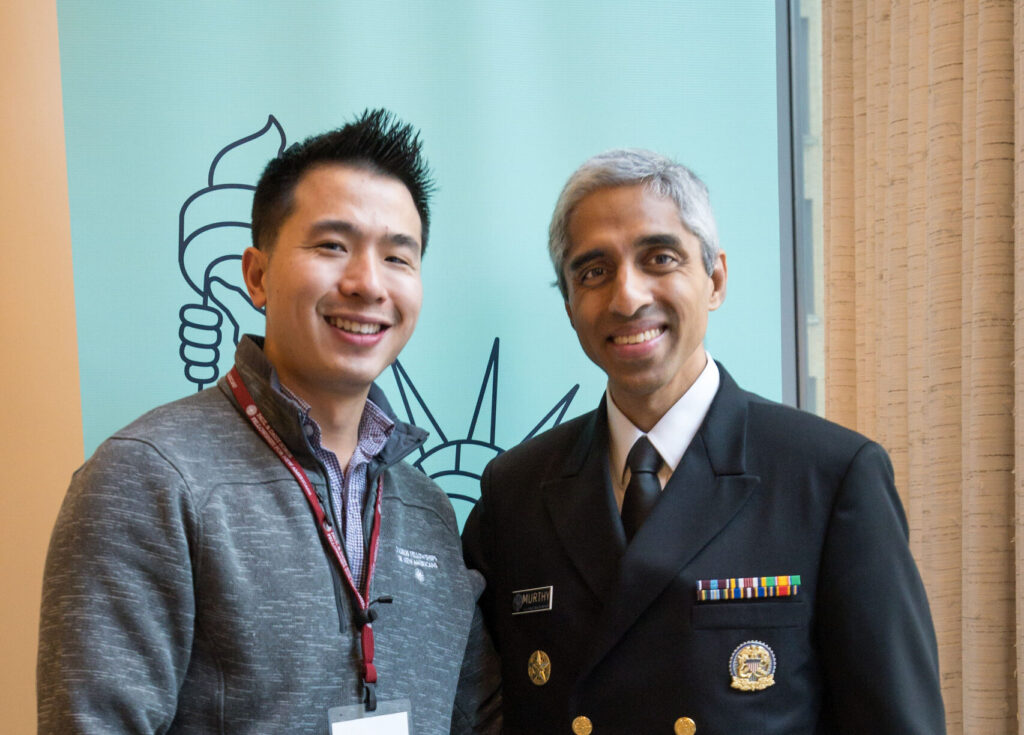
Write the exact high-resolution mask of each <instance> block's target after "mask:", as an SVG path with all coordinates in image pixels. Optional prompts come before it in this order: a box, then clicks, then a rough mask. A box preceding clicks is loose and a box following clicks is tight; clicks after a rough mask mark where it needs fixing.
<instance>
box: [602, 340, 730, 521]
mask: <svg viewBox="0 0 1024 735" xmlns="http://www.w3.org/2000/svg"><path fill="white" fill-rule="evenodd" d="M707 357H708V364H707V365H705V366H704V369H703V370H702V371H701V373H700V375H698V376H697V379H696V380H695V381H693V385H691V386H690V388H689V390H687V391H686V392H685V393H684V394H683V395H682V396H681V397H680V399H679V400H678V401H676V402H675V403H674V404H673V405H672V408H670V409H669V410H668V411H666V412H665V415H664V416H662V417H661V418H660V419H659V420H658V423H656V424H655V425H654V427H653V428H652V429H651V430H650V431H649V432H647V438H648V439H649V440H650V442H651V444H653V445H654V448H655V449H657V450H658V454H660V455H661V458H662V460H664V464H663V465H662V466H661V470H660V471H659V472H658V480H659V481H660V482H661V487H662V488H664V487H665V483H667V482H668V479H669V478H670V477H672V473H673V472H675V469H676V467H677V466H678V465H679V462H680V460H681V459H682V458H683V454H684V453H685V452H686V448H687V447H688V446H690V442H691V441H693V437H694V436H696V435H697V430H698V429H699V428H700V425H701V424H702V423H703V422H704V417H705V416H707V414H708V409H709V408H711V401H713V400H714V398H715V394H716V393H717V392H718V385H719V383H720V382H721V377H720V375H719V373H718V366H717V365H716V364H715V361H714V360H713V359H711V355H710V353H708V355H707ZM605 393H606V395H607V398H608V400H607V401H606V404H607V406H608V447H609V452H608V455H609V456H608V461H609V465H610V469H611V474H612V489H613V490H614V491H615V502H616V503H617V504H618V506H619V510H622V498H623V497H624V496H625V494H626V485H628V484H629V474H630V473H629V468H628V467H626V455H628V454H629V450H630V449H631V448H632V447H633V444H634V443H635V442H636V440H637V439H639V438H640V437H641V436H643V435H644V432H642V431H640V429H638V428H636V426H634V425H633V422H632V421H630V420H629V419H628V418H626V415H625V414H624V413H622V411H620V410H619V407H618V406H616V405H615V401H614V400H612V395H611V393H610V392H608V390H607V389H605Z"/></svg>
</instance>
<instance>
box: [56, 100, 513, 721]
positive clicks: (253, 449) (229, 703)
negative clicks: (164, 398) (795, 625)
mask: <svg viewBox="0 0 1024 735" xmlns="http://www.w3.org/2000/svg"><path fill="white" fill-rule="evenodd" d="M431 188H432V185H431V181H430V175H429V170H428V168H427V165H426V162H425V161H424V159H423V157H422V154H421V144H420V140H419V136H418V134H417V133H416V132H415V131H414V130H413V128H411V127H410V126H409V125H404V124H402V123H400V122H398V121H397V120H395V119H394V118H393V117H392V116H391V114H390V113H388V112H387V111H385V110H374V111H367V112H364V113H363V114H362V115H361V116H360V117H359V118H357V119H356V120H355V121H354V122H352V123H350V124H348V125H346V126H345V127H343V128H340V129H339V130H336V131H332V132H329V133H325V134H323V135H319V136H315V137H313V138H310V139H308V140H306V141H305V142H303V143H301V144H298V145H295V146H292V147H290V148H289V149H287V150H286V151H284V152H283V153H282V154H281V155H280V156H278V157H277V158H275V159H274V160H272V161H271V162H270V163H269V164H268V166H267V168H266V170H265V171H264V173H263V175H262V177H261V178H260V181H259V184H258V186H257V189H256V193H255V196H254V200H253V216H252V235H253V247H250V248H248V249H247V250H246V251H245V253H244V255H243V258H242V270H243V274H244V277H245V282H246V285H247V288H248V291H249V296H250V298H251V300H252V302H253V304H254V305H255V306H256V307H257V308H262V309H264V310H265V312H266V336H265V337H263V338H261V337H253V336H246V337H245V338H243V339H242V340H241V342H240V343H239V345H238V350H237V352H236V356H235V367H234V369H233V370H232V371H231V372H230V373H229V374H228V375H227V376H225V377H224V378H223V379H221V381H220V382H219V383H218V385H217V387H215V388H210V389H208V390H205V391H202V392H200V393H198V394H195V395H193V396H190V397H188V398H185V399H182V400H180V401H176V402H174V403H170V404H167V405H165V406H161V407H159V408H157V409H155V410H154V411H151V412H150V413H148V414H146V415H145V416H143V417H142V418H140V419H138V420H137V421H135V422H134V423H132V424H131V425H129V426H128V427H126V428H125V429H122V430H121V431H119V432H117V433H116V434H114V436H112V437H111V438H110V439H108V440H107V441H106V442H104V443H103V444H102V445H101V446H100V447H99V448H98V449H97V450H96V452H95V454H94V455H93V456H92V457H91V458H90V459H89V460H88V461H87V462H86V463H85V465H83V467H82V468H81V469H79V470H78V471H77V472H76V473H75V475H74V478H73V479H72V482H71V487H70V489H69V490H68V494H67V497H66V499H65V501H64V505H63V507H62V509H61V513H60V516H59V517H58V520H57V525H56V528H55V529H54V533H53V538H52V540H51V545H50V552H49V556H48V559H47V566H46V574H45V580H44V590H43V608H42V620H41V627H40V649H39V668H38V694H39V731H40V732H41V733H58V732H59V733H128V732H131V733H157V732H159V733H243V732H244V733H285V732H287V733H317V734H318V735H319V734H321V733H324V732H327V731H328V730H330V732H331V733H332V735H338V734H340V733H345V732H349V731H350V730H349V729H346V728H350V727H355V726H356V725H352V724H351V723H352V721H353V720H355V721H356V723H357V725H359V724H364V723H363V722H362V721H363V720H364V719H365V718H366V717H380V718H381V719H380V721H379V722H380V726H382V727H383V726H384V724H385V723H386V724H387V725H388V726H397V724H398V723H406V725H405V726H406V727H408V728H412V729H414V730H415V732H417V733H425V734H426V733H442V732H449V731H450V732H459V733H470V732H485V733H490V732H498V731H499V730H500V727H501V720H500V712H499V694H498V679H497V667H496V664H495V660H494V652H493V649H492V647H491V644H490V641H489V639H488V638H487V635H486V633H485V631H484V628H483V626H482V624H481V622H480V619H479V615H478V614H477V608H476V599H477V597H478V596H479V594H480V592H481V590H482V588H483V581H482V579H481V577H480V575H479V574H478V573H476V572H470V571H468V570H467V569H466V568H465V566H464V564H463V561H462V554H461V549H460V542H459V537H458V528H457V525H456V522H455V516H454V513H453V511H452V508H451V506H450V504H449V502H448V500H447V498H446V497H445V495H444V493H443V492H442V491H441V490H440V488H438V487H437V486H436V485H434V484H433V483H432V482H431V481H430V480H429V479H428V478H427V477H426V476H425V475H423V474H422V473H421V472H419V471H417V470H415V469H413V468H412V467H410V466H409V465H408V464H406V463H405V462H404V461H403V457H405V456H407V455H408V454H409V453H410V452H412V451H414V450H415V449H416V448H417V447H419V446H420V445H421V444H422V443H423V441H424V440H425V438H426V434H425V432H424V431H422V430H421V429H419V428H417V427H415V426H411V425H408V424H404V423H402V422H400V421H399V420H398V419H397V418H396V417H395V416H394V414H393V413H392V411H391V409H390V407H389V406H388V404H387V401H386V400H385V399H384V396H383V394H382V393H381V391H380V390H379V389H378V388H377V387H376V386H375V385H374V384H373V381H374V380H375V379H376V378H377V376H378V375H380V373H381V372H382V371H383V370H384V369H385V368H387V366H388V365H390V364H391V363H392V362H393V361H394V359H395V358H396V357H397V356H398V353H399V352H400V351H401V349H402V347H403V346H404V345H405V343H406V342H407V341H408V339H409V337H410V336H411V335H412V331H413V328H414V326H415V324H416V320H417V317H418V316H419V310H420V305H421V301H422V284H421V278H420V263H421V258H422V256H423V252H424V249H425V246H426V240H427V230H428V223H429V209H428V198H429V194H430V191H431ZM346 723H349V724H346ZM359 731H360V732H365V730H359ZM391 731H392V730H388V732H391ZM398 731H399V730H395V732H398Z"/></svg>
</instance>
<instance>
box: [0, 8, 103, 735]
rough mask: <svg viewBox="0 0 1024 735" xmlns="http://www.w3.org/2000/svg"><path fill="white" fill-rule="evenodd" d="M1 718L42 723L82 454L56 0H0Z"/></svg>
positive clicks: (4, 725) (30, 729)
mask: <svg viewBox="0 0 1024 735" xmlns="http://www.w3.org/2000/svg"><path fill="white" fill-rule="evenodd" d="M0 232H2V236H0V248H2V251H0V345H2V348H0V349H2V354H3V358H2V359H0V395H2V396H3V401H2V404H0V405H2V410H0V446H2V447H3V448H2V450H0V462H2V470H0V477H2V478H3V480H2V482H0V590H2V594H3V598H4V599H3V603H2V604H0V638H2V641H3V643H2V649H0V650H2V651H3V655H2V657H0V660H2V661H3V665H2V666H0V730H2V731H3V732H5V733H11V734H12V735H22V733H25V734H26V735H27V734H28V733H34V732H35V730H36V718H35V656H36V634H37V627H38V621H39V593H40V580H41V577H42V571H43V560H44V557H45V554H46V545H47V542H48V540H49V536H50V529H51V528H52V527H53V521H54V518H55V516H56V513H57V508H58V506H59V504H60V500H61V498H62V497H63V496H64V490H65V489H66V488H67V484H68V478H69V477H70V474H71V472H72V471H73V470H74V469H75V467H77V466H78V465H79V464H81V461H82V451H83V450H82V416H81V401H80V397H79V390H78V352H77V347H76V337H75V308H74V289H73V283H72V272H71V233H70V225H69V222H68V192H67V168H66V164H65V157H64V116H63V112H62V108H61V96H60V60H59V55H58V50H57V6H56V2H55V0H2V2H0Z"/></svg>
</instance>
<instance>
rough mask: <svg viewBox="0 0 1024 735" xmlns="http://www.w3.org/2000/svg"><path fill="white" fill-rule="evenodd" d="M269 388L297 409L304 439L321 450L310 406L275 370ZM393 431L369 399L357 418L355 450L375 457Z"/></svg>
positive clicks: (318, 430) (271, 370)
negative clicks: (283, 381)
mask: <svg viewBox="0 0 1024 735" xmlns="http://www.w3.org/2000/svg"><path fill="white" fill-rule="evenodd" d="M270 387H271V388H273V389H274V390H275V391H277V392H278V393H280V394H281V395H282V396H284V397H285V398H288V399H289V400H291V401H293V402H294V403H295V404H296V405H297V406H298V407H299V411H300V414H299V420H300V422H301V424H302V428H303V430H304V431H305V433H306V437H307V438H308V439H309V440H310V441H311V442H312V444H313V448H314V450H316V449H322V446H321V444H320V436H321V434H320V425H319V424H317V422H316V419H314V418H313V417H312V416H310V415H309V409H310V405H309V404H308V403H306V401H304V400H303V399H302V398H301V397H300V396H299V395H298V394H296V393H294V392H292V391H291V390H289V389H288V386H286V385H285V384H284V383H282V382H281V379H280V378H279V377H278V375H277V370H276V369H275V368H274V367H273V366H271V368H270ZM394 430H395V422H394V421H392V420H391V417H390V416H388V415H387V413H385V411H384V410H383V409H382V408H380V406H378V405H377V404H376V403H374V402H373V401H371V400H370V399H369V398H367V399H366V404H365V405H364V406H363V414H362V416H360V417H359V429H358V433H359V439H358V444H357V448H358V449H360V450H362V451H363V453H364V454H365V455H366V456H367V457H368V458H369V457H375V456H376V455H377V454H379V453H380V451H381V450H382V449H383V448H384V445H385V444H387V440H388V437H390V436H391V432H392V431H394Z"/></svg>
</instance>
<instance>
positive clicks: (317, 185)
mask: <svg viewBox="0 0 1024 735" xmlns="http://www.w3.org/2000/svg"><path fill="white" fill-rule="evenodd" d="M420 233H421V227H420V216H419V214H418V213H417V211H416V207H415V205H414V204H413V201H412V197H411V196H410V195H409V191H408V189H406V187H405V185H404V184H402V183H401V182H400V181H399V180H398V179H395V178H391V177H387V176H381V175H378V174H375V173H373V172H370V171H367V170H365V169H362V168H358V167H354V166H348V165H338V164H326V165H319V166H316V167H314V168H312V169H310V170H308V171H307V172H306V173H305V174H303V176H302V178H301V179H300V180H299V183H298V184H297V185H296V187H295V192H294V202H293V206H292V211H291V214H289V215H288V217H287V218H286V219H285V220H284V222H283V223H282V225H281V227H280V230H279V231H278V234H277V239H276V240H275V242H274V245H273V247H272V248H270V249H269V251H262V250H257V249H255V248H249V249H248V250H246V251H245V254H244V256H243V259H242V270H243V273H244V274H245V280H246V285H247V286H248V289H249V295H250V297H251V298H252V301H253V304H255V305H256V306H257V307H264V306H265V307H266V316H267V325H266V342H265V344H264V352H265V354H266V356H267V358H268V359H269V360H270V362H271V364H273V365H274V367H275V369H276V370H277V373H278V376H279V378H280V380H281V382H282V383H283V384H284V385H286V386H288V388H289V389H291V390H293V391H294V392H295V393H297V394H298V395H299V396H301V397H302V398H304V399H305V400H306V401H308V402H309V403H311V404H314V405H315V404H316V403H318V402H320V401H323V400H331V399H332V398H359V397H362V398H365V396H366V394H367V393H368V392H369V389H370V384H371V383H372V382H373V381H374V380H375V379H376V378H377V376H378V375H380V373H381V372H383V371H384V369H385V368H387V366H388V365H390V364H391V363H392V362H393V361H394V359H395V358H396V357H397V356H398V353H399V352H401V350H402V348H403V347H404V346H405V343H406V342H407V341H408V340H409V337H410V336H412V331H413V328H414V327H415V326H416V319H417V318H418V316H419V313H420V305H421V303H422V301H423V287H422V283H421V281H420V254H421V246H420Z"/></svg>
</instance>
